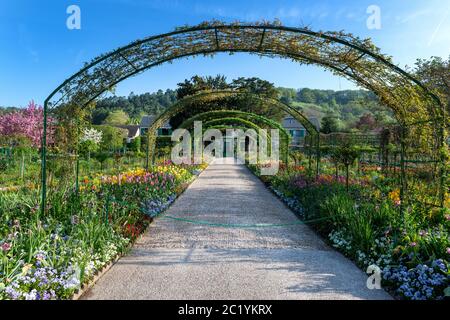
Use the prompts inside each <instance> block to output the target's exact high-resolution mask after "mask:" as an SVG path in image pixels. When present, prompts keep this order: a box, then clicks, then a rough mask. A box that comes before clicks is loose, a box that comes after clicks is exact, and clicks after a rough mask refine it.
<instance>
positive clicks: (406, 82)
mask: <svg viewBox="0 0 450 320" xmlns="http://www.w3.org/2000/svg"><path fill="white" fill-rule="evenodd" d="M219 52H229V53H235V52H246V53H251V54H257V55H260V56H266V57H282V58H287V59H291V60H292V61H294V62H298V63H300V64H315V65H319V66H321V67H323V68H325V69H327V70H330V71H332V72H333V73H334V74H336V75H339V76H343V77H345V78H347V79H350V80H352V81H354V82H356V83H357V84H359V85H360V86H361V87H364V88H366V89H368V90H371V91H373V92H374V93H375V94H376V95H377V96H378V97H379V98H380V101H381V102H382V103H384V104H385V105H386V106H388V107H389V108H391V109H392V110H393V111H394V115H395V117H396V119H397V120H398V122H399V124H400V125H401V127H402V128H403V129H402V138H401V144H402V148H401V149H402V157H401V171H402V182H401V186H402V188H401V191H402V192H401V195H402V198H403V197H404V191H405V190H406V187H407V185H406V183H407V181H406V174H405V164H406V156H407V151H408V150H407V147H412V148H415V147H416V146H418V145H420V146H421V147H422V148H424V150H425V153H426V154H428V155H429V157H430V159H431V160H433V161H435V162H439V163H440V166H439V167H440V171H441V172H440V175H439V176H440V192H439V193H440V198H441V203H443V201H444V194H445V192H444V185H445V181H444V177H445V170H446V163H445V161H446V160H445V158H444V155H441V154H442V152H440V149H441V148H444V147H445V126H446V118H445V109H444V107H443V104H442V103H441V101H440V100H439V98H438V97H437V96H436V95H435V94H433V93H432V92H430V91H429V89H428V88H427V87H426V86H424V85H423V84H422V83H421V82H420V81H418V80H417V79H415V78H414V77H413V76H412V75H410V74H409V73H407V72H406V71H404V70H402V69H401V68H399V67H397V66H396V65H394V64H393V63H392V62H391V59H390V58H389V57H387V56H384V55H382V54H381V53H380V50H379V49H378V48H377V47H376V46H374V45H373V44H372V43H371V42H370V41H369V40H361V39H359V38H356V37H354V36H352V35H350V34H345V33H343V32H314V31H312V30H310V29H307V28H290V27H284V26H280V25H276V24H270V23H256V24H241V23H235V24H223V23H220V22H216V21H214V22H210V23H208V22H206V23H203V24H201V25H198V26H195V27H183V28H179V29H177V30H176V31H173V32H170V33H166V34H161V35H157V36H153V37H149V38H145V39H143V40H138V41H135V42H133V43H130V44H129V45H126V46H124V47H121V48H119V49H117V50H114V51H112V52H110V53H108V54H105V55H102V56H100V57H98V58H96V59H94V60H93V61H92V62H91V63H89V64H87V65H86V66H85V67H84V68H82V69H81V70H80V71H79V72H77V73H75V74H74V75H73V76H71V77H70V78H68V79H67V80H66V81H64V82H63V83H62V84H61V85H60V86H58V87H57V88H56V89H55V90H54V91H53V92H52V93H51V94H50V95H49V97H48V98H46V99H45V102H44V129H43V139H42V210H44V209H45V200H46V183H47V181H46V147H47V142H46V132H47V110H48V109H49V108H57V107H59V106H62V105H69V106H79V107H85V106H86V105H88V104H89V103H90V102H92V101H94V100H95V99H96V98H98V97H99V96H100V95H101V94H103V93H104V92H106V91H108V90H110V89H111V88H113V87H114V86H115V85H116V84H118V83H120V82H121V81H123V80H125V79H127V78H129V77H131V76H134V75H136V74H139V73H140V72H142V71H145V70H147V69H150V68H152V67H154V66H157V65H160V64H162V63H165V62H170V61H173V60H175V59H179V58H184V57H189V56H197V55H205V56H208V55H214V54H216V53H219ZM411 137H413V138H411Z"/></svg>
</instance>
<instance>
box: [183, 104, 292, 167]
mask: <svg viewBox="0 0 450 320" xmlns="http://www.w3.org/2000/svg"><path fill="white" fill-rule="evenodd" d="M195 121H202V122H203V121H205V122H204V125H205V127H206V128H208V127H212V126H220V125H229V126H232V125H240V126H246V127H249V128H251V129H254V130H255V131H257V133H259V132H260V130H261V129H266V130H267V135H264V137H265V138H269V139H270V136H271V132H270V131H268V130H270V129H278V131H279V133H280V135H281V153H282V155H283V157H282V160H283V161H284V162H285V163H287V162H288V159H289V134H288V132H287V131H286V129H284V128H283V126H281V125H280V124H279V123H277V122H276V121H274V120H271V119H268V118H266V117H263V116H260V115H257V114H254V113H250V112H243V111H238V110H221V111H218V110H216V111H208V112H203V113H200V114H197V115H195V116H193V117H191V118H189V119H187V120H186V121H184V122H183V123H182V124H181V125H180V126H179V129H191V128H192V126H193V125H194V123H195ZM269 141H270V140H269ZM268 143H269V142H268Z"/></svg>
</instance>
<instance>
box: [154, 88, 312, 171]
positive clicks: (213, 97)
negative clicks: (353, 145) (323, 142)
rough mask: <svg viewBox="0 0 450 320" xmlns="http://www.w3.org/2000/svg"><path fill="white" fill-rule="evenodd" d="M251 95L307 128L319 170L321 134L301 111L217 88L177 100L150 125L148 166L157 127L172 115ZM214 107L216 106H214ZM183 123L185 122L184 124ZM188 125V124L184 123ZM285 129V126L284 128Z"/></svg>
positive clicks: (246, 93) (274, 100) (243, 93)
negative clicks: (200, 105)
mask: <svg viewBox="0 0 450 320" xmlns="http://www.w3.org/2000/svg"><path fill="white" fill-rule="evenodd" d="M246 96H248V97H250V98H251V99H252V100H253V101H258V102H260V103H264V104H266V105H268V106H269V107H271V108H276V109H279V110H282V111H284V112H286V113H287V114H289V115H291V116H292V117H294V119H296V120H297V121H298V122H299V123H300V124H301V125H303V127H304V128H305V130H306V131H307V132H308V134H309V135H310V136H311V137H312V139H311V141H312V143H311V145H310V147H313V148H314V149H315V153H316V163H317V171H318V170H319V165H318V164H319V162H320V160H319V158H320V150H319V142H320V140H319V139H320V135H319V132H318V130H317V128H316V127H315V126H314V125H313V124H312V123H311V122H310V121H309V119H308V118H307V117H305V116H304V115H303V114H302V113H301V112H300V111H298V110H297V109H295V108H293V107H291V106H289V105H288V104H286V103H283V102H281V101H279V100H276V99H273V98H267V97H264V96H260V95H257V94H254V93H250V92H247V91H236V90H215V91H204V92H199V93H197V94H194V95H190V96H187V97H185V98H183V99H181V100H179V101H177V102H175V103H174V104H173V105H172V106H170V107H169V108H168V109H167V110H166V111H164V112H163V113H162V114H160V115H159V116H158V117H157V118H156V119H155V120H154V121H153V123H152V124H151V125H150V127H149V129H148V136H147V137H148V140H147V167H148V166H149V163H150V160H149V158H150V155H151V156H152V157H154V155H155V150H154V148H155V143H156V131H157V129H158V128H159V127H160V126H162V125H163V124H164V123H165V122H167V121H168V120H170V119H171V118H172V117H174V116H176V115H177V114H179V113H181V112H184V111H185V110H195V109H200V108H199V107H198V104H199V103H202V104H211V103H213V102H217V101H221V100H223V99H229V98H242V97H246ZM213 107H214V106H213ZM215 108H217V109H219V110H220V109H222V106H220V105H218V106H216V107H215ZM182 125H183V124H182ZM184 125H186V124H184ZM272 125H273V126H274V127H275V126H276V127H279V128H282V127H280V126H279V124H277V123H274V122H272ZM283 130H284V128H283Z"/></svg>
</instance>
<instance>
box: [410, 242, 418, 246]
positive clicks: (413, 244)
mask: <svg viewBox="0 0 450 320" xmlns="http://www.w3.org/2000/svg"><path fill="white" fill-rule="evenodd" d="M409 245H410V246H411V247H415V246H417V243H415V242H411V243H410V244H409Z"/></svg>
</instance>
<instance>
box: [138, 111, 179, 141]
mask: <svg viewBox="0 0 450 320" xmlns="http://www.w3.org/2000/svg"><path fill="white" fill-rule="evenodd" d="M156 118H157V117H156V116H154V115H148V116H143V117H142V120H141V123H140V125H139V128H140V134H141V136H144V135H146V134H147V131H148V128H149V127H150V126H151V125H152V123H153V122H154V121H155V120H156ZM157 134H158V136H170V135H171V134H172V126H171V125H170V123H169V121H166V122H165V123H164V124H163V125H162V126H161V127H160V128H158V132H157Z"/></svg>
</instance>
